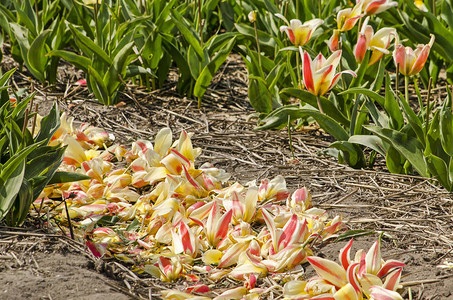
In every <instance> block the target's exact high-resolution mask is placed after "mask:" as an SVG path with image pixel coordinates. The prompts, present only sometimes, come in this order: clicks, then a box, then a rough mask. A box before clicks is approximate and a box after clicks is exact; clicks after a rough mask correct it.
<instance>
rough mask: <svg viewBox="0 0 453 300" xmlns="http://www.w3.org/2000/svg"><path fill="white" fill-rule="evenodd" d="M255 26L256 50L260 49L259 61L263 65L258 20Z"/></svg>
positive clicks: (254, 23)
mask: <svg viewBox="0 0 453 300" xmlns="http://www.w3.org/2000/svg"><path fill="white" fill-rule="evenodd" d="M253 27H254V28H255V40H256V50H257V51H258V63H259V65H260V67H262V65H261V49H260V40H259V38H258V27H257V26H256V21H255V22H253Z"/></svg>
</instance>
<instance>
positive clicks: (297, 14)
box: [296, 0, 299, 18]
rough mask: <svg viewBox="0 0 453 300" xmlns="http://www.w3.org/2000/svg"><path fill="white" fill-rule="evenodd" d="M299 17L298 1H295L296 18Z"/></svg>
mask: <svg viewBox="0 0 453 300" xmlns="http://www.w3.org/2000/svg"><path fill="white" fill-rule="evenodd" d="M298 16H299V0H296V18H297V17H298Z"/></svg>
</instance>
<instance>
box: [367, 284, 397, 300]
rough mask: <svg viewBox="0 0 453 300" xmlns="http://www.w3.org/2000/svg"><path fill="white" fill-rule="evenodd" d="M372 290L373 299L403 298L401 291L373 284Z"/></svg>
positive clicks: (390, 299)
mask: <svg viewBox="0 0 453 300" xmlns="http://www.w3.org/2000/svg"><path fill="white" fill-rule="evenodd" d="M370 291H371V300H403V298H402V297H401V295H400V294H399V293H397V292H394V291H390V290H387V289H385V288H383V287H380V286H372V287H371V288H370Z"/></svg>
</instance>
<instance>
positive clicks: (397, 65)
mask: <svg viewBox="0 0 453 300" xmlns="http://www.w3.org/2000/svg"><path fill="white" fill-rule="evenodd" d="M399 67H400V65H399V64H396V78H395V92H396V93H398V89H399V86H398V84H399V83H398V80H399Z"/></svg>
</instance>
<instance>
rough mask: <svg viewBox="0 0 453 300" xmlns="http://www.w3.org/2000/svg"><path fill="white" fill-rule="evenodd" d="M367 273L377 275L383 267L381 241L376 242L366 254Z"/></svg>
mask: <svg viewBox="0 0 453 300" xmlns="http://www.w3.org/2000/svg"><path fill="white" fill-rule="evenodd" d="M365 261H366V272H367V273H370V274H377V272H379V270H380V269H381V266H382V259H381V247H380V243H379V241H376V242H375V243H374V244H373V246H371V248H370V250H369V251H368V253H367V254H366V257H365Z"/></svg>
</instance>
